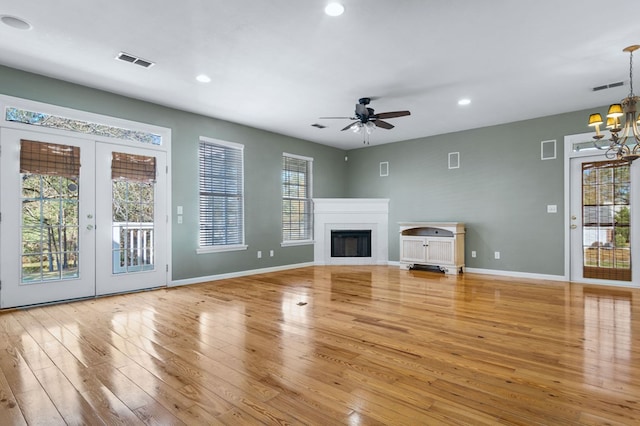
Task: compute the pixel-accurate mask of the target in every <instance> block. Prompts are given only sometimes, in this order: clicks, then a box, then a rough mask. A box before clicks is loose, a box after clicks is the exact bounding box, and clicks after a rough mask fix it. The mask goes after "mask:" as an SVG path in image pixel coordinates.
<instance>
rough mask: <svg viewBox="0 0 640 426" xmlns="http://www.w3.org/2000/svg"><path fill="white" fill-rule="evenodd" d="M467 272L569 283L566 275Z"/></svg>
mask: <svg viewBox="0 0 640 426" xmlns="http://www.w3.org/2000/svg"><path fill="white" fill-rule="evenodd" d="M464 271H465V272H468V273H472V274H483V275H499V276H502V277H513V278H530V279H534V280H549V281H569V280H568V279H567V277H565V276H564V275H547V274H534V273H531V272H516V271H501V270H499V269H481V268H467V267H465V268H464Z"/></svg>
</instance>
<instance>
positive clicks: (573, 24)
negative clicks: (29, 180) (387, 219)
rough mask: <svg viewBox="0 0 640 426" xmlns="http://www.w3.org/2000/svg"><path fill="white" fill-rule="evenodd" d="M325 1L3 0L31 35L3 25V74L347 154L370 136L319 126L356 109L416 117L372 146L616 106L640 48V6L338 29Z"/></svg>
mask: <svg viewBox="0 0 640 426" xmlns="http://www.w3.org/2000/svg"><path fill="white" fill-rule="evenodd" d="M327 2H328V1H327V0H228V1H219V0H181V1H170V0H164V1H162V0H158V1H154V2H151V1H131V0H90V1H87V0H57V1H51V0H30V1H20V2H18V1H11V2H9V1H4V2H3V4H2V5H0V15H9V16H15V17H19V18H21V19H24V20H25V21H27V22H29V23H30V24H31V25H32V29H30V30H19V29H16V28H13V27H10V26H8V25H4V24H0V63H2V64H4V65H8V66H10V67H14V68H19V69H23V70H27V71H31V72H35V73H38V74H43V75H47V76H51V77H55V78H58V79H62V80H67V81H71V82H75V83H79V84H83V85H86V86H91V87H95V88H98V89H103V90H107V91H110V92H115V93H119V94H122V95H126V96H131V97H134V98H138V99H143V100H146V101H150V102H155V103H158V104H162V105H167V106H171V107H175V108H179V109H183V110H187V111H192V112H196V113H200V114H204V115H207V116H211V117H216V118H220V119H224V120H228V121H232V122H236V123H241V124H245V125H248V126H253V127H257V128H260V129H265V130H269V131H272V132H276V133H280V134H284V135H289V136H293V137H296V138H301V139H306V140H310V141H314V142H318V143H322V144H326V145H331V146H335V147H340V148H343V149H352V148H359V147H362V135H356V134H354V133H352V132H349V131H345V132H341V131H340V129H342V128H343V127H344V126H346V125H347V124H348V123H349V121H348V120H320V119H319V117H322V116H353V111H354V105H355V103H356V102H357V101H358V98H361V97H373V98H374V100H373V101H372V103H371V105H370V106H371V107H373V108H374V109H375V110H376V112H377V113H379V112H386V111H396V110H405V109H408V110H410V111H411V115H410V116H407V117H400V118H394V119H389V120H388V121H389V122H391V123H392V124H394V125H396V127H395V128H394V129H392V130H385V129H377V130H376V132H374V133H373V134H372V135H371V139H370V143H371V145H376V144H383V143H389V142H396V141H401V140H407V139H413V138H418V137H423V136H429V135H435V134H442V133H448V132H452V131H457V130H463V129H470V128H476V127H483V126H488V125H493V124H499V123H506V122H512V121H517V120H523V119H528V118H534V117H540V116H545V115H551V114H557V113H563V112H569V111H576V110H580V109H585V108H591V107H594V106H598V105H605V104H609V103H612V102H614V101H619V100H620V99H622V98H623V97H625V96H626V95H627V94H628V92H629V56H628V54H627V53H623V52H622V49H623V48H624V47H626V46H628V45H631V44H640V30H638V28H640V27H639V26H638V24H637V23H635V21H636V20H637V19H638V17H640V2H639V1H637V0H623V1H618V2H615V3H611V4H607V3H606V2H602V1H601V0H598V1H595V0H537V1H516V0H484V1H474V0H447V1H437V0H395V1H390V0H342V3H343V4H344V6H345V9H346V10H345V12H344V14H343V15H342V16H340V17H329V16H327V15H325V14H324V12H323V9H324V6H325V5H326V4H327ZM625 22H628V24H626V23H625ZM120 51H123V52H126V53H129V54H132V55H136V56H139V57H141V58H143V59H146V60H150V61H153V62H155V63H156V65H155V66H153V67H151V68H149V69H145V68H142V67H140V66H136V65H132V64H129V63H125V62H122V61H117V60H115V59H114V58H115V57H116V55H117V54H118V53H119V52H120ZM637 56H640V52H639V53H638V55H637ZM638 61H640V58H638ZM638 61H636V62H638ZM638 69H639V70H640V62H638ZM201 73H204V74H208V75H209V76H210V77H211V78H212V81H211V82H210V83H208V84H203V83H199V82H197V81H196V80H195V77H196V75H198V74H201ZM638 74H640V71H638ZM618 81H623V82H624V84H625V86H624V87H619V88H614V89H608V90H604V91H600V92H593V91H592V90H591V88H592V87H595V86H601V85H604V84H609V83H613V82H618ZM637 85H638V86H639V87H638V89H639V90H640V82H638V83H637ZM463 97H466V98H469V99H471V101H472V103H471V105H468V106H466V107H460V106H458V105H457V101H458V100H459V99H460V98H463ZM586 119H587V117H585V123H586ZM313 123H321V124H324V125H326V126H327V127H326V128H325V129H317V128H315V127H312V126H311V124H313ZM586 131H588V128H587V127H586V124H585V132H586Z"/></svg>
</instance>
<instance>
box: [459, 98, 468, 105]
mask: <svg viewBox="0 0 640 426" xmlns="http://www.w3.org/2000/svg"><path fill="white" fill-rule="evenodd" d="M470 103H471V99H460V100H459V101H458V105H469V104H470Z"/></svg>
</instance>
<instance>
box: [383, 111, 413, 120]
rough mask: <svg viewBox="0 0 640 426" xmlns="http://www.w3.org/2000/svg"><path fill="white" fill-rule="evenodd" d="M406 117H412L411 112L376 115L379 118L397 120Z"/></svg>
mask: <svg viewBox="0 0 640 426" xmlns="http://www.w3.org/2000/svg"><path fill="white" fill-rule="evenodd" d="M405 115H411V112H410V111H392V112H381V113H380V114H376V117H377V118H395V117H404V116H405Z"/></svg>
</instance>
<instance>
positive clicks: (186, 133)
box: [0, 66, 588, 280]
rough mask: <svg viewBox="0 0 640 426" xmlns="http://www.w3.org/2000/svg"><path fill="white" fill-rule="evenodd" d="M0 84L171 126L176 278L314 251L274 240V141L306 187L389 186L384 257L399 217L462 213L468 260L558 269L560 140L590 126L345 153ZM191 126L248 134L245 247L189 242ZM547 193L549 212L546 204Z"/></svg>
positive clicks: (39, 83) (7, 81) (27, 77)
mask: <svg viewBox="0 0 640 426" xmlns="http://www.w3.org/2000/svg"><path fill="white" fill-rule="evenodd" d="M0 93H3V94H6V95H10V96H16V97H20V98H26V99H32V100H36V101H41V102H46V103H50V104H54V105H61V106H65V107H69V108H75V109H79V110H84V111H89V112H94V113H98V114H105V115H109V116H114V117H120V118H126V119H129V120H134V121H140V122H144V123H149V124H155V125H158V126H163V127H169V128H171V129H172V136H173V137H172V139H173V145H172V159H171V160H172V182H171V194H172V212H174V213H175V211H176V206H183V208H184V223H183V224H180V225H179V224H177V223H176V222H175V220H176V217H175V216H176V215H175V214H174V218H173V220H174V223H173V234H172V248H171V250H172V256H173V277H172V278H173V279H174V280H188V279H191V278H197V277H201V276H209V275H217V274H224V273H233V272H238V271H245V270H253V269H260V268H269V267H276V266H281V265H289V264H298V263H305V262H312V261H313V246H311V245H309V246H301V247H287V248H281V247H280V240H281V238H280V214H281V206H280V167H281V155H282V152H289V153H292V154H298V155H303V156H308V157H313V158H314V175H313V178H314V188H313V191H314V193H313V195H314V196H315V197H321V198H341V197H355V198H375V197H380V198H389V199H390V200H391V202H390V216H389V224H390V227H389V259H390V260H391V261H397V260H398V258H399V247H398V246H399V244H398V241H399V238H398V225H397V224H398V222H400V221H460V222H464V223H465V224H466V228H467V235H466V250H465V251H466V253H465V255H466V264H467V266H468V267H470V268H480V269H490V270H502V271H513V272H524V273H533V274H548V275H564V273H565V271H564V228H563V227H564V175H563V155H564V154H563V142H564V136H565V135H568V134H576V133H584V132H586V131H587V128H586V126H585V122H586V117H587V116H588V112H587V111H579V112H574V113H567V114H562V115H556V116H550V117H543V118H538V119H533V120H527V121H521V122H516V123H509V124H504V125H499V126H492V127H485V128H480V129H474V130H468V131H463V132H457V133H450V134H445V135H438V136H432V137H426V138H420V139H415V140H410V141H404V142H398V143H394V144H387V145H380V146H375V138H372V139H374V141H373V142H372V145H371V146H367V147H365V148H361V149H356V150H352V151H349V152H348V153H347V154H348V162H345V161H344V156H345V152H344V151H342V150H339V149H335V148H330V147H326V146H323V145H319V144H315V143H311V142H308V141H303V140H299V139H294V138H289V137H286V136H282V135H278V134H274V133H269V132H266V131H262V130H257V129H253V128H249V127H245V126H241V125H237V124H233V123H230V122H225V121H221V120H217V119H213V118H209V117H204V116H201V115H197V114H192V113H188V112H184V111H179V110H175V109H171V108H167V107H163V106H159V105H155V104H151V103H147V102H143V101H139V100H135V99H131V98H127V97H124V96H120V95H115V94H112V93H107V92H103V91H99V90H94V89H90V88H86V87H83V86H79V85H75V84H70V83H66V82H62V81H59V80H54V79H50V78H46V77H42V76H39V75H35V74H30V73H27V72H23V71H18V70H15V69H11V68H7V67H2V66H0ZM199 136H207V137H210V138H217V139H222V140H227V141H231V142H237V143H241V144H244V145H245V175H246V176H245V193H246V201H245V211H246V216H245V228H246V243H247V244H248V245H249V249H248V250H247V251H239V252H227V253H215V254H203V255H197V254H196V253H195V249H196V245H197V233H198V229H197V226H198V212H197V210H198V202H197V167H196V166H195V165H196V161H197V147H198V138H199ZM551 139H555V140H556V141H557V158H556V159H555V160H546V161H542V160H541V159H540V142H541V141H543V140H551ZM450 152H460V165H461V167H460V168H459V169H451V170H449V169H448V168H447V158H448V157H447V156H448V153H450ZM381 161H388V162H389V176H388V177H380V176H379V163H380V162H381ZM548 204H555V205H557V206H558V213H555V214H550V213H547V209H546V206H547V205H548ZM258 250H261V251H262V252H263V257H262V259H257V256H256V252H257V251H258ZM269 250H275V254H276V255H275V256H274V257H273V258H270V257H269V256H268V252H269ZM472 250H475V251H476V252H477V254H478V257H477V258H472V257H471V251H472ZM495 251H500V253H501V259H500V260H496V259H494V252H495Z"/></svg>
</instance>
